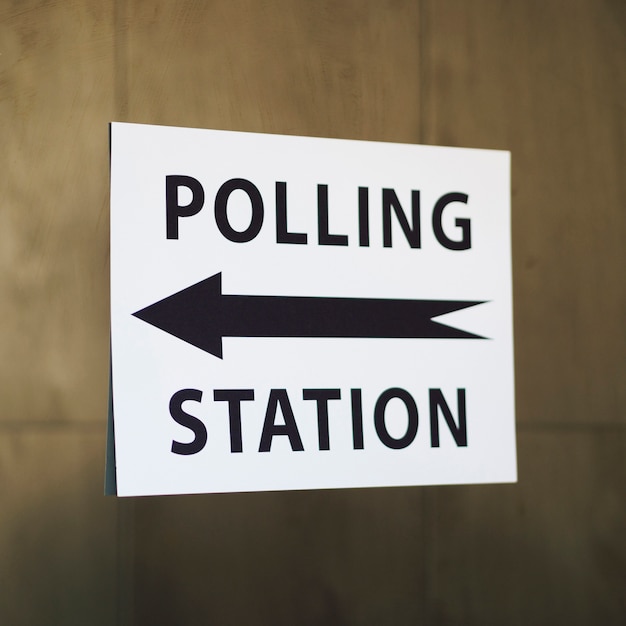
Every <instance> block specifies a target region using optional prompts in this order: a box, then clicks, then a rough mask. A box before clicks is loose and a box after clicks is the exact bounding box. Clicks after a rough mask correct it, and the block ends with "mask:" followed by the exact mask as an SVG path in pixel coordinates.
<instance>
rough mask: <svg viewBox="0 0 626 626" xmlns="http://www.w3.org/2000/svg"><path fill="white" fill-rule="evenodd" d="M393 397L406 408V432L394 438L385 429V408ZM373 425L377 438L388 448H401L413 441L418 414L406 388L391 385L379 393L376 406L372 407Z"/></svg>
mask: <svg viewBox="0 0 626 626" xmlns="http://www.w3.org/2000/svg"><path fill="white" fill-rule="evenodd" d="M393 398H398V399H399V400H402V402H404V405H405V406H406V410H407V428H406V433H405V434H404V435H403V436H402V437H400V438H399V439H395V438H394V437H392V436H391V435H390V434H389V431H388V430H387V424H386V423H385V410H386V408H387V404H388V403H389V401H390V400H392V399H393ZM374 426H375V428H376V434H377V435H378V438H379V439H380V440H381V442H382V443H384V444H385V445H386V446H387V447H388V448H391V449H393V450H402V449H403V448H406V447H407V446H409V445H411V443H413V440H414V439H415V435H417V426H418V415H417V405H416V404H415V400H414V399H413V396H412V395H411V394H410V393H409V392H408V391H406V390H404V389H400V388H399V387H393V388H391V389H387V390H386V391H383V393H381V394H380V397H379V398H378V400H376V406H375V407H374Z"/></svg>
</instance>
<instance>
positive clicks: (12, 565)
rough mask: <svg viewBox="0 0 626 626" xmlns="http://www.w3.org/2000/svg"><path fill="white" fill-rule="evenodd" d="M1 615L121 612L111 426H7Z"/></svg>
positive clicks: (15, 619) (108, 618) (1, 462)
mask: <svg viewBox="0 0 626 626" xmlns="http://www.w3.org/2000/svg"><path fill="white" fill-rule="evenodd" d="M0 434H1V436H0V501H1V502H2V515H1V516H0V562H2V567H1V568H0V621H1V622H2V623H3V624H11V626H30V625H32V624H92V625H94V626H98V625H102V626H105V625H106V626H109V625H110V624H114V623H115V620H116V619H117V599H116V596H117V588H116V576H117V568H118V555H117V550H116V533H117V514H116V508H117V503H116V501H115V500H113V499H105V498H104V497H103V496H102V495H101V494H102V465H101V461H102V450H103V446H104V431H103V430H101V431H100V432H92V433H89V432H69V431H68V429H49V430H46V429H44V428H42V429H39V430H38V431H37V430H35V429H31V430H30V431H23V432H13V433H7V432H6V431H5V432H1V431H0Z"/></svg>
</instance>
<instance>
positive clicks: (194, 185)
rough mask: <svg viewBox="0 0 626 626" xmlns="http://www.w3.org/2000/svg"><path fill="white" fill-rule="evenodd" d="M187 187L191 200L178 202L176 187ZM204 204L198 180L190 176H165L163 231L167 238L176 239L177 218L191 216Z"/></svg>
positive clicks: (202, 192)
mask: <svg viewBox="0 0 626 626" xmlns="http://www.w3.org/2000/svg"><path fill="white" fill-rule="evenodd" d="M179 187H187V189H189V190H190V191H191V202H190V203H189V204H186V205H184V206H181V205H180V204H178V188H179ZM203 206H204V189H203V188H202V185H201V184H200V181H199V180H196V179H195V178H192V177H191V176H177V175H172V176H166V177H165V222H166V223H165V231H166V236H167V238H168V239H178V218H179V217H191V216H192V215H195V214H196V213H198V212H199V211H200V209H201V208H202V207H203Z"/></svg>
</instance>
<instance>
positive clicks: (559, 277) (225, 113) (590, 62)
mask: <svg viewBox="0 0 626 626" xmlns="http://www.w3.org/2000/svg"><path fill="white" fill-rule="evenodd" d="M624 102H626V4H624V2H622V1H621V0H571V1H570V0H543V1H542V2H538V1H536V0H531V1H528V2H509V1H505V0H472V1H471V2H470V1H464V0H345V1H344V2H331V1H330V0H325V1H320V2H307V1H306V0H256V1H255V0H231V1H227V0H215V1H213V2H206V3H204V2H194V1H191V0H187V1H181V2H175V3H174V2H166V1H165V0H154V1H153V2H144V1H142V0H111V1H109V2H106V1H105V2H97V1H96V0H67V1H66V2H62V3H59V2H52V1H47V2H46V1H35V0H21V1H20V2H17V1H12V0H0V123H1V124H2V139H3V142H2V145H3V150H2V151H0V168H1V169H0V171H1V172H2V174H1V176H0V191H1V192H2V205H1V208H0V294H1V295H0V319H1V320H2V326H1V328H0V333H1V335H2V338H1V340H0V350H1V352H0V354H1V356H2V358H1V359H0V393H1V398H2V410H1V411H0V498H1V501H2V512H3V514H2V515H1V516H0V562H1V563H2V567H1V568H0V623H2V624H11V625H19V624H29V625H31V624H51V623H58V624H81V625H82V624H112V623H117V624H124V625H128V624H141V625H144V624H145V625H149V624H150V625H151V624H159V623H180V624H219V625H224V624H242V623H245V624H250V625H254V624H275V625H279V624H290V625H291V624H303V625H307V624H310V625H314V624H340V625H342V624H359V625H361V624H363V625H365V624H372V625H374V624H376V625H377V626H378V625H380V624H429V625H437V624H454V623H463V624H480V625H481V626H484V625H485V624H520V625H521V624H529V623H530V624H533V623H534V624H545V623H567V624H590V623H602V624H623V623H624V618H625V616H626V600H625V597H626V596H624V593H623V588H624V586H625V584H626V541H625V540H624V538H623V530H622V527H623V523H624V519H626V498H624V484H626V411H625V410H624V406H625V405H626V330H625V328H624V322H625V321H626V288H625V284H624V268H625V267H626V253H625V250H626V246H625V245H624V240H625V238H626V210H625V209H626V207H625V206H624V197H626V182H625V176H624V173H625V172H626V150H625V148H624V146H626V110H625V105H624ZM111 120H119V121H133V122H144V123H154V124H168V125H180V126H196V127H206V128H225V129H233V130H248V131H261V132H275V133H287V134H301V135H318V136H329V137H342V138H354V139H371V140H383V141H399V142H408V143H428V144H438V145H455V146H468V147H482V148H502V149H508V150H511V152H512V163H513V266H514V296H515V349H516V380H517V385H516V386H517V411H518V416H517V419H518V455H519V475H520V482H519V484H518V485H499V486H488V485H487V486H467V487H439V488H410V489H388V490H346V491H336V492H325V491H319V492H295V493H271V494H231V495H219V496H193V497H175V498H145V499H137V500H126V501H117V500H115V499H106V498H104V497H103V496H102V495H101V493H102V474H103V465H104V445H105V439H104V435H105V421H106V407H107V385H108V345H109V343H108V332H109V328H108V127H107V124H108V122H109V121H111Z"/></svg>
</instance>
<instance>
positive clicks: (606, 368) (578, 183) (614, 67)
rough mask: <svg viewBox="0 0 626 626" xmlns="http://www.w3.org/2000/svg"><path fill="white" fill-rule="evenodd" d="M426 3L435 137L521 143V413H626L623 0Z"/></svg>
mask: <svg viewBox="0 0 626 626" xmlns="http://www.w3.org/2000/svg"><path fill="white" fill-rule="evenodd" d="M423 9H424V10H423V33H424V41H423V43H424V55H423V66H422V67H423V75H422V79H421V80H422V85H423V93H424V94H425V99H424V103H423V116H424V117H423V129H424V131H423V135H424V139H425V141H427V142H428V143H435V144H442V145H464V146H473V147H483V148H499V149H506V150H511V152H512V168H513V171H512V177H513V226H512V229H513V272H514V303H515V350H516V387H517V404H518V421H519V422H520V423H522V424H526V423H535V424H536V423H542V424H545V423H559V424H569V423H589V424H593V423H613V422H620V423H622V424H623V423H624V422H625V420H626V412H625V411H624V406H625V403H626V331H625V330H624V320H626V289H625V288H624V268H625V267H626V246H625V245H624V241H625V238H626V212H625V211H624V197H625V195H626V178H625V177H624V172H625V171H626V152H625V149H624V146H625V145H626V110H625V105H624V102H625V97H626V70H625V64H624V61H625V59H626V16H625V11H624V9H623V3H621V4H620V3H619V2H606V1H602V2H590V1H584V0H576V1H573V2H567V3H565V2H562V1H561V0H551V1H548V2H506V1H494V0H484V1H478V2H471V3H470V2H464V1H462V0H443V1H441V2H440V1H432V2H423Z"/></svg>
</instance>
